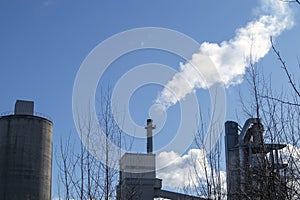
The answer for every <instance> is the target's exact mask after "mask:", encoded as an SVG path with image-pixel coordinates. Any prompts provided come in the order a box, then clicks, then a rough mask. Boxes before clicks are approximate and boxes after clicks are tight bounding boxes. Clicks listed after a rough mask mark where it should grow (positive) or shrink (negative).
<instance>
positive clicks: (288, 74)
mask: <svg viewBox="0 0 300 200" xmlns="http://www.w3.org/2000/svg"><path fill="white" fill-rule="evenodd" d="M270 41H271V44H272V49H273V51H274V53H275V54H276V55H277V58H278V60H279V61H280V63H281V65H282V66H281V67H282V68H283V70H284V72H285V74H286V75H287V77H288V79H289V83H290V85H291V86H292V88H293V90H294V91H295V93H296V94H297V95H298V97H300V91H299V89H298V88H297V87H296V84H295V82H294V81H293V79H292V77H291V74H290V73H289V70H288V68H287V66H286V64H285V61H284V60H283V59H282V57H281V56H280V53H279V51H277V50H276V48H275V46H274V43H273V40H272V37H271V38H270Z"/></svg>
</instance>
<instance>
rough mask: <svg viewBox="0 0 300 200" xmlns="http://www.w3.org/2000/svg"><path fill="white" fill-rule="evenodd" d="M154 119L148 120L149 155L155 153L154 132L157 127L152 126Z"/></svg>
mask: <svg viewBox="0 0 300 200" xmlns="http://www.w3.org/2000/svg"><path fill="white" fill-rule="evenodd" d="M152 122H153V120H152V119H147V126H146V127H145V129H146V130H147V153H152V152H153V134H152V130H153V129H155V126H153V124H152Z"/></svg>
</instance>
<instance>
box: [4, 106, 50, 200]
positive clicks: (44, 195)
mask: <svg viewBox="0 0 300 200" xmlns="http://www.w3.org/2000/svg"><path fill="white" fill-rule="evenodd" d="M51 171H52V122H51V121H50V120H49V119H46V118H44V117H39V116H34V103H33V102H32V101H20V100H18V101H17V102H16V104H15V112H14V114H12V115H6V116H2V117H0V199H1V200H20V199H26V200H41V199H43V200H51V177H52V174H51V173H52V172H51Z"/></svg>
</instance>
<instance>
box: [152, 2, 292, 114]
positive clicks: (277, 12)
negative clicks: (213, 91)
mask: <svg viewBox="0 0 300 200" xmlns="http://www.w3.org/2000/svg"><path fill="white" fill-rule="evenodd" d="M261 1H262V2H261V4H262V5H261V6H260V8H259V9H258V12H259V13H260V16H259V17H258V19H256V20H253V21H251V22H249V23H248V24H247V25H246V26H245V27H243V28H239V29H237V30H236V35H235V37H234V38H232V39H230V40H229V41H223V42H221V43H220V44H216V43H208V42H204V43H202V44H201V46H200V49H199V52H198V53H196V54H194V55H193V56H192V59H191V60H190V61H188V62H187V63H185V64H183V63H180V72H178V73H177V74H175V76H174V77H173V79H172V80H171V81H169V82H168V83H167V85H166V86H165V88H164V89H163V90H162V92H161V94H160V95H159V96H158V98H157V99H156V103H157V104H159V105H161V106H162V107H163V108H165V109H167V108H168V107H169V106H171V105H173V104H175V103H176V102H177V101H179V100H181V99H183V98H184V97H185V96H186V95H187V94H189V93H191V92H193V91H194V90H195V89H196V88H209V87H211V86H212V85H214V84H215V83H224V84H225V85H226V86H227V87H228V86H230V85H234V84H238V83H241V82H242V80H243V79H242V78H243V75H244V74H245V69H246V67H247V65H248V64H249V62H250V61H251V63H256V62H258V61H259V59H261V58H262V57H264V56H265V55H266V54H267V53H268V52H269V50H270V48H271V43H270V37H273V38H274V37H276V36H279V35H280V34H281V33H282V31H284V30H285V29H287V28H290V27H292V26H293V24H294V22H293V18H292V16H291V15H292V14H291V10H290V8H289V7H288V4H287V3H284V2H282V1H279V0H261ZM263 12H264V13H268V14H262V13H263ZM207 56H208V57H209V58H210V59H211V61H212V62H213V63H214V65H215V67H214V66H210V65H209V63H207V62H205V58H207ZM217 72H218V73H217Z"/></svg>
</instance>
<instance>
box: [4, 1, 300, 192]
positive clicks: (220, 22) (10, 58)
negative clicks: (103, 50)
mask: <svg viewBox="0 0 300 200" xmlns="http://www.w3.org/2000/svg"><path fill="white" fill-rule="evenodd" d="M258 5H259V2H258V1H253V0H244V1H237V0H228V1H226V2H218V3H216V2H215V1H199V0H193V1H171V0H165V1H137V0H135V1H86V2H82V1H68V0H65V1H61V0H48V1H15V0H14V1H7V0H2V1H0V30H1V34H0V58H1V59H0V91H1V95H0V112H6V111H12V110H13V105H14V102H15V100H16V99H29V100H34V101H35V110H36V111H38V112H42V113H45V114H46V115H49V116H50V117H51V118H52V119H53V122H54V129H53V143H54V147H55V146H56V145H58V142H59V139H60V138H63V139H65V138H67V136H68V135H69V134H70V133H71V134H72V139H74V140H78V137H77V135H76V129H75V126H74V122H73V117H72V90H73V84H74V81H75V78H76V74H77V71H78V70H79V67H80V65H81V63H82V62H83V60H84V59H85V57H86V56H87V55H88V54H89V53H90V51H91V50H92V49H93V48H95V47H96V45H98V44H99V43H100V42H102V41H104V40H105V39H107V38H109V37H110V36H112V35H114V34H117V33H120V32H122V31H126V30H129V29H132V28H141V27H162V28H168V29H173V30H176V31H179V32H182V33H184V34H186V35H187V36H189V37H191V38H193V39H194V40H196V41H197V42H199V43H200V44H201V43H203V42H205V41H207V42H215V43H219V42H222V41H224V40H229V39H231V38H233V37H234V35H235V30H236V29H237V28H239V27H243V26H245V25H246V23H247V22H249V21H251V20H252V19H254V18H255V17H257V16H256V11H255V8H256V7H257V6H258ZM291 6H292V7H294V8H293V12H294V15H295V25H294V27H293V28H292V29H290V30H286V31H284V32H283V33H282V34H281V35H280V36H279V37H278V38H277V39H276V40H275V44H276V46H277V47H278V49H280V51H281V54H282V56H283V57H284V58H285V59H286V60H287V62H288V63H287V64H288V66H289V68H290V69H291V72H292V73H293V72H296V71H297V65H298V64H297V58H299V56H300V39H299V35H300V27H299V25H298V21H299V13H298V11H299V7H297V5H296V4H295V5H293V4H291ZM182 61H183V60H182V58H180V57H178V56H176V55H173V54H170V53H166V52H161V51H156V50H143V51H141V52H139V51H137V52H132V53H129V54H127V55H124V56H122V57H120V58H119V59H118V60H116V61H115V62H114V63H113V64H112V66H111V67H109V68H108V70H107V72H106V74H105V75H104V76H103V77H102V79H101V81H100V82H99V85H98V87H101V85H106V84H110V85H112V86H113V85H114V84H115V83H116V81H118V79H120V77H121V76H122V75H123V74H124V73H126V72H127V71H128V70H130V69H131V68H133V67H135V66H137V65H140V64H144V63H150V62H157V63H162V64H165V65H168V66H170V67H171V68H174V69H175V70H178V69H179V62H182ZM257 65H258V66H259V67H260V68H262V70H263V71H264V73H265V74H266V75H268V76H269V75H270V74H271V75H272V80H273V85H274V87H275V88H279V89H281V88H285V87H286V86H285V85H286V84H287V80H286V78H285V77H284V76H283V74H282V71H281V69H280V65H279V63H278V61H277V59H276V56H275V55H274V53H273V52H269V53H268V54H267V55H266V56H265V57H264V58H262V59H261V60H260V61H259V62H258V63H257ZM120 66H121V67H120ZM295 76H296V78H297V74H295ZM137 78H138V77H137ZM298 78H299V75H298ZM240 88H242V90H246V86H245V83H242V84H240V85H238V86H231V87H229V88H228V89H226V93H227V107H226V109H227V115H226V119H228V120H236V111H237V110H238V109H239V108H238V105H239V98H238V93H239V90H240ZM162 89H163V88H162V86H157V85H147V86H143V87H141V88H139V89H138V90H137V91H136V92H135V93H134V94H133V96H132V97H131V100H130V112H131V114H132V118H133V120H134V121H135V122H136V123H137V124H139V125H141V126H142V125H144V124H145V120H146V118H147V117H148V110H149V107H150V106H151V105H152V104H153V102H154V101H155V99H156V97H157V95H158V94H159V92H160V91H161V90H162ZM208 95H209V93H208V92H207V90H204V89H199V90H197V96H198V98H199V99H200V100H199V102H200V105H201V108H202V109H203V110H204V112H206V113H209V108H210V102H209V96H208ZM179 110H180V109H179V107H178V105H175V106H174V107H172V108H170V110H169V111H168V116H172V117H170V121H171V122H169V123H168V121H167V124H166V127H165V129H164V133H165V134H164V135H161V136H160V139H159V140H157V143H156V145H157V148H158V147H159V146H160V145H161V146H163V145H164V144H165V141H168V140H170V139H171V136H170V134H166V133H169V132H172V131H176V128H178V125H176V124H177V122H179V119H178V118H179V117H178V116H179V114H178V113H179ZM142 142H144V141H142ZM137 144H138V145H136V149H134V150H135V151H142V150H143V148H144V147H141V145H143V143H139V142H137ZM53 164H54V165H53V168H54V178H55V173H56V169H55V167H56V166H55V162H53ZM54 185H55V184H54ZM54 192H55V187H54Z"/></svg>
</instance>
